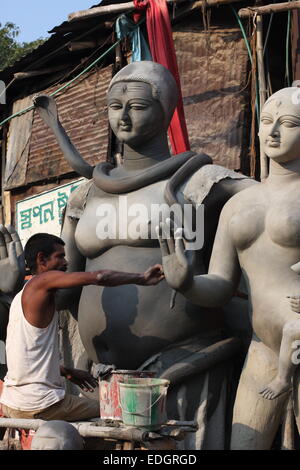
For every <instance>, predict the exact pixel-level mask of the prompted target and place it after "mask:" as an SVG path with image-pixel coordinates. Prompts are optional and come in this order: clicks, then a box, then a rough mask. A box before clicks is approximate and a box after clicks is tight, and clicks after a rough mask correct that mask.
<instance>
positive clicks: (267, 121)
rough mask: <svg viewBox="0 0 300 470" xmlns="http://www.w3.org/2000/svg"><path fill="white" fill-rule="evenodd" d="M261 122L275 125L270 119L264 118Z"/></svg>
mask: <svg viewBox="0 0 300 470" xmlns="http://www.w3.org/2000/svg"><path fill="white" fill-rule="evenodd" d="M261 122H262V123H263V124H266V125H268V124H272V123H273V121H272V119H269V118H262V119H261Z"/></svg>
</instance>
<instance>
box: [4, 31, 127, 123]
mask: <svg viewBox="0 0 300 470" xmlns="http://www.w3.org/2000/svg"><path fill="white" fill-rule="evenodd" d="M120 42H121V39H119V40H118V41H116V42H115V43H114V44H113V45H112V46H110V47H109V48H108V49H107V50H106V51H105V52H104V53H103V54H101V56H100V57H98V58H97V59H95V60H94V61H93V62H92V63H91V64H90V65H88V67H86V68H85V69H84V70H82V72H80V73H79V74H78V75H76V77H74V78H72V80H70V81H69V82H67V83H65V85H63V86H61V87H60V88H58V89H57V90H55V91H54V92H52V93H50V96H55V95H57V94H58V93H59V92H61V91H64V90H65V89H66V88H68V87H69V86H70V85H72V83H74V82H75V81H76V80H78V78H80V77H81V76H82V75H84V74H85V73H86V72H88V71H89V70H90V69H91V68H93V67H94V66H95V65H96V64H97V63H98V62H99V61H100V60H101V59H103V58H104V57H105V56H106V55H107V54H109V52H110V51H112V50H113V49H114V48H115V47H116V46H117V45H118V44H119V43H120ZM32 109H34V105H32V106H28V107H27V108H25V109H23V110H22V111H18V112H17V113H14V114H12V115H11V116H9V117H7V118H6V119H4V120H3V121H2V122H0V127H1V126H3V124H5V123H6V122H8V121H10V120H11V119H13V118H15V117H17V116H20V115H21V114H25V113H27V112H28V111H31V110H32Z"/></svg>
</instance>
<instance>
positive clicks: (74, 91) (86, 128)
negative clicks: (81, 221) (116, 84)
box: [6, 66, 112, 189]
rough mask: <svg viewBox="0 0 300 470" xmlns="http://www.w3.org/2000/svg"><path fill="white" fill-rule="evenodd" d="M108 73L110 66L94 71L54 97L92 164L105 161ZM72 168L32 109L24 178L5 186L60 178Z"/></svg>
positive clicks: (81, 149)
mask: <svg viewBox="0 0 300 470" xmlns="http://www.w3.org/2000/svg"><path fill="white" fill-rule="evenodd" d="M111 73H112V70H111V66H109V67H106V68H105V69H102V70H99V71H97V72H94V73H92V74H91V75H89V76H86V77H84V79H83V80H81V81H80V82H77V83H76V85H75V86H73V87H71V88H69V89H67V91H66V92H64V93H63V94H62V95H60V96H58V97H56V98H55V101H56V103H57V107H58V112H59V117H60V120H61V122H62V124H63V126H64V127H65V129H66V131H67V133H68V134H69V136H70V138H71V140H72V141H73V143H74V145H75V146H76V147H77V149H78V150H79V152H80V153H81V155H82V156H83V157H84V158H85V159H86V160H87V161H88V163H90V164H91V165H94V164H95V163H97V162H99V161H100V160H106V156H107V143H108V124H107V117H106V90H107V88H108V84H109V82H110V80H111ZM56 88H58V87H56ZM54 89H55V88H53V87H52V88H49V89H47V90H44V91H43V93H45V94H49V93H51V92H52V91H53V90H54ZM40 94H42V93H40ZM71 171H73V170H72V168H71V167H70V166H69V165H68V163H67V162H66V160H65V158H64V157H63V154H62V152H61V150H60V148H59V146H58V144H57V143H56V140H55V138H54V136H53V134H52V132H51V131H50V130H49V128H48V127H47V126H46V125H45V124H44V122H43V121H42V120H41V118H40V116H39V115H38V113H37V112H36V111H35V112H34V118H33V124H32V133H31V138H30V142H29V154H28V159H27V167H26V178H25V181H22V182H21V181H17V180H16V179H13V178H11V180H13V181H14V183H13V184H9V182H8V185H7V187H6V189H9V188H10V189H12V188H16V187H18V186H21V185H24V184H25V185H27V184H28V183H33V182H36V181H41V180H43V179H47V178H51V177H60V176H61V175H63V174H66V173H68V172H71Z"/></svg>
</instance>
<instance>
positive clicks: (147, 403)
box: [119, 377, 170, 431]
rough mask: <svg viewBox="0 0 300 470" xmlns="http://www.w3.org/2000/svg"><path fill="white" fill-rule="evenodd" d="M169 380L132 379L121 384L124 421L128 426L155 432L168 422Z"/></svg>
mask: <svg viewBox="0 0 300 470" xmlns="http://www.w3.org/2000/svg"><path fill="white" fill-rule="evenodd" d="M169 384H170V381H169V380H165V379H155V378H132V377H131V378H130V379H129V380H128V382H127V383H122V382H119V388H120V404H121V408H122V420H123V423H124V424H126V425H127V426H135V427H139V428H143V429H146V430H148V431H155V430H157V429H159V428H160V426H161V425H162V424H164V423H165V422H166V419H167V418H166V397H167V391H168V386H169Z"/></svg>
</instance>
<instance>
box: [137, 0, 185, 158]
mask: <svg viewBox="0 0 300 470" xmlns="http://www.w3.org/2000/svg"><path fill="white" fill-rule="evenodd" d="M133 2H134V6H135V8H136V9H137V10H144V9H146V20H147V32H148V39H149V45H150V51H151V55H152V58H153V60H154V61H155V62H158V63H159V64H161V65H164V66H165V67H166V68H167V69H169V70H170V72H171V73H172V74H173V76H174V78H175V80H176V83H177V86H178V94H179V98H178V105H177V108H176V109H175V112H174V115H173V118H172V121H171V124H170V127H169V138H170V142H171V146H172V153H173V154H175V155H176V154H178V153H181V152H186V151H187V150H190V145H189V139H188V133H187V128H186V122H185V117H184V109H183V101H182V94H181V85H180V77H179V71H178V65H177V59H176V53H175V47H174V42H173V37H172V29H171V23H170V17H169V12H168V8H167V4H166V1H165V0H133ZM137 19H138V14H137V15H135V17H134V20H135V21H137Z"/></svg>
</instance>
